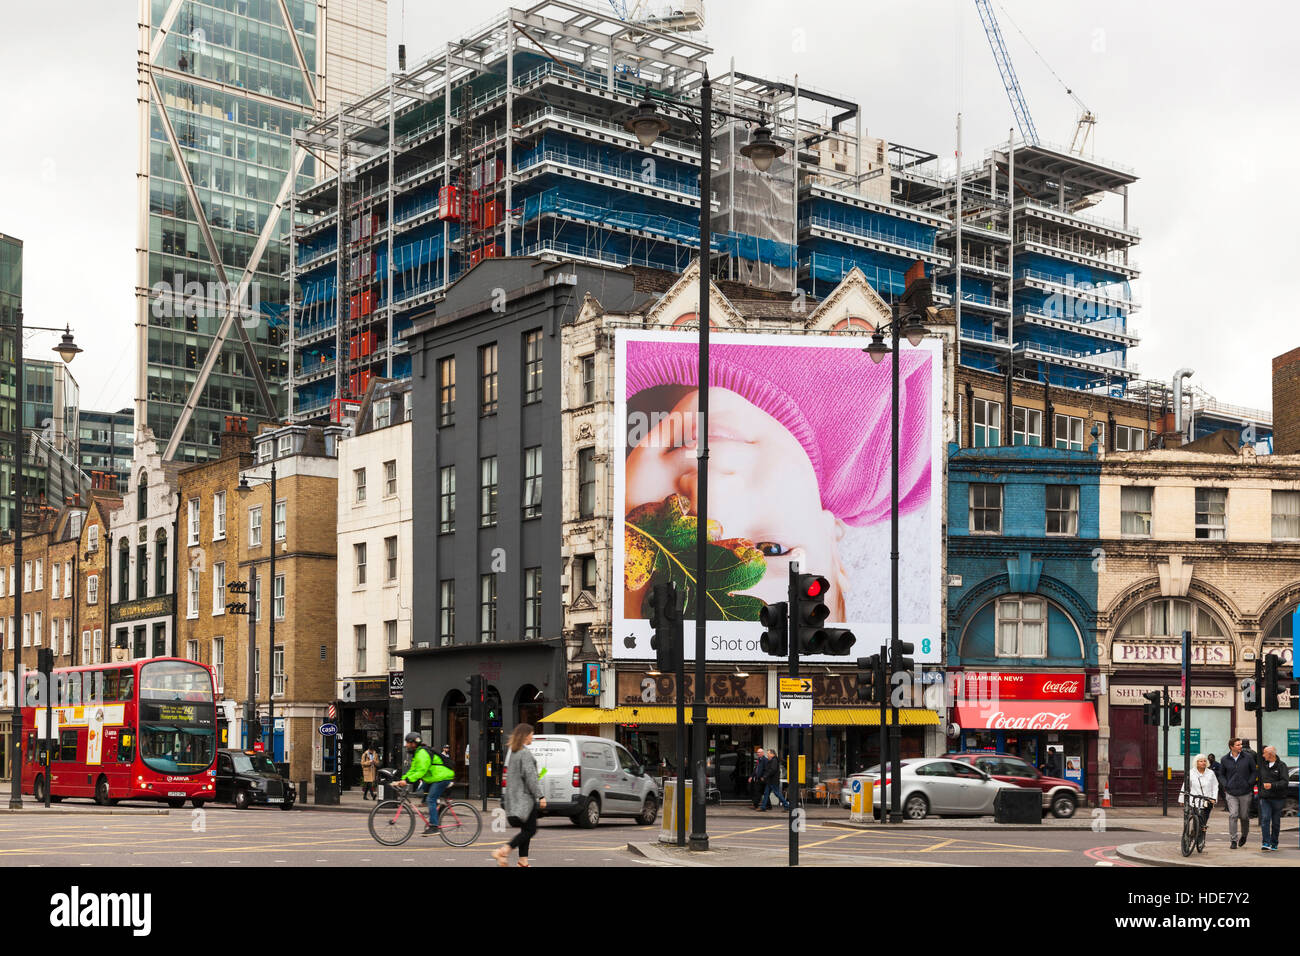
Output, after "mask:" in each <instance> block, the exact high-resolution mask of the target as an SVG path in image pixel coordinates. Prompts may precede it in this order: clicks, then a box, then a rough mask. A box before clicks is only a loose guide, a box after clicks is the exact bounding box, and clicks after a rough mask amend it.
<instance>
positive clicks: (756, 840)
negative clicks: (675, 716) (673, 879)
mask: <svg viewBox="0 0 1300 956" xmlns="http://www.w3.org/2000/svg"><path fill="white" fill-rule="evenodd" d="M829 822H830V821H825V820H809V821H808V824H807V829H806V831H805V832H804V833H803V834H802V836H801V848H802V861H803V862H804V863H807V864H823V865H873V864H885V865H911V866H916V865H923V866H935V865H946V866H1024V867H1071V866H1074V867H1077V866H1089V867H1091V866H1097V865H1115V866H1123V865H1127V864H1124V863H1123V862H1122V861H1119V860H1118V858H1117V857H1115V855H1114V853H1113V847H1114V846H1115V845H1116V844H1120V843H1127V842H1131V841H1133V840H1135V839H1143V838H1145V839H1152V838H1158V837H1152V836H1146V837H1144V836H1143V835H1141V834H1137V833H1132V832H1093V831H1090V830H1070V831H1043V832H1035V831H1021V830H1018V831H1010V832H1005V833H1001V832H996V831H984V830H976V831H959V830H947V831H934V830H923V831H906V830H904V829H903V828H902V827H900V828H897V829H892V828H886V829H882V830H866V831H863V830H846V829H843V828H841V827H834V826H830V825H829ZM489 826H490V818H485V822H484V832H483V834H482V835H481V836H480V838H479V841H478V842H477V843H476V844H475V845H473V846H470V847H467V848H464V849H457V848H454V847H448V846H446V845H445V844H444V843H443V842H442V841H441V840H439V839H437V838H436V837H433V838H426V837H421V836H419V835H417V836H414V837H413V838H412V839H411V840H410V841H409V842H408V843H407V844H406V845H404V846H401V847H396V848H390V847H383V846H380V845H379V844H377V843H376V842H375V841H374V840H373V839H372V838H371V836H370V833H369V830H368V829H367V826H366V817H365V815H364V814H357V813H342V812H328V811H314V810H313V811H305V810H304V811H291V812H287V813H285V812H281V811H279V810H272V809H260V808H258V809H251V810H244V811H239V810H235V809H233V808H225V807H216V808H213V807H209V808H206V809H204V810H202V811H194V810H190V809H188V808H187V809H185V810H174V811H172V812H171V813H170V814H168V815H165V816H164V815H148V816H127V815H91V814H50V815H39V814H31V815H26V814H5V815H0V866H6V867H16V866H84V867H107V866H250V865H251V866H271V865H283V866H303V867H316V866H323V867H337V866H494V865H495V864H494V863H493V862H492V860H491V859H489V857H488V854H489V852H490V851H491V850H492V849H493V848H494V847H497V846H500V845H501V844H502V843H504V842H505V841H506V840H508V839H509V838H510V836H511V832H512V831H506V832H500V833H496V832H492V831H491V829H490V828H489ZM657 833H658V827H657V826H654V827H644V826H641V825H639V824H637V823H635V822H632V821H626V822H624V821H618V820H607V821H603V822H602V823H601V824H600V826H599V827H597V828H596V829H594V830H582V829H578V828H577V827H575V826H573V825H572V824H571V823H569V822H568V821H567V820H555V819H544V820H543V821H542V822H541V827H540V829H539V832H538V834H537V836H536V837H535V839H534V842H533V853H532V862H534V863H536V864H537V865H539V866H552V867H562V866H581V867H613V866H621V867H645V866H657V865H662V864H661V863H658V862H656V861H654V860H648V859H645V858H642V857H640V856H638V855H636V854H634V853H630V852H628V850H627V845H628V844H629V843H635V844H649V843H650V842H651V841H653V840H654V839H655V837H656V835H657ZM709 833H710V839H711V845H712V847H713V848H715V849H717V850H719V851H720V853H719V854H718V855H717V856H716V857H715V858H714V859H715V860H716V862H718V863H721V864H723V865H726V864H728V863H734V864H736V865H751V864H758V865H762V864H765V863H771V864H772V865H780V864H781V863H783V862H784V856H783V854H784V852H785V847H786V844H787V830H786V826H785V823H784V821H783V820H782V819H779V818H778V819H773V818H771V817H756V816H751V815H747V814H730V815H724V814H715V815H714V816H711V817H710V819H709Z"/></svg>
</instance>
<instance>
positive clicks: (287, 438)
mask: <svg viewBox="0 0 1300 956" xmlns="http://www.w3.org/2000/svg"><path fill="white" fill-rule="evenodd" d="M292 452H293V436H292V435H281V436H280V437H279V438H278V439H276V443H275V457H276V458H283V457H284V456H285V455H288V454H291V453H292Z"/></svg>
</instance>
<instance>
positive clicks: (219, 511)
mask: <svg viewBox="0 0 1300 956" xmlns="http://www.w3.org/2000/svg"><path fill="white" fill-rule="evenodd" d="M225 537H226V493H225V492H224V491H218V492H217V493H216V494H215V495H213V496H212V540H213V541H221V540H223V539H224V538H225Z"/></svg>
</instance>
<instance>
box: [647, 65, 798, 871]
mask: <svg viewBox="0 0 1300 956" xmlns="http://www.w3.org/2000/svg"><path fill="white" fill-rule="evenodd" d="M654 95H655V94H654V93H653V92H652V91H651V90H650V89H649V88H647V89H646V90H645V95H644V97H643V98H642V100H641V105H640V106H639V107H637V111H636V113H634V114H633V115H632V116H631V117H630V118H629V119H628V120H627V122H626V123H624V124H623V128H624V129H626V130H627V131H628V132H629V133H632V134H633V135H634V136H636V138H637V141H638V142H640V144H641V145H642V147H644V148H646V149H649V148H650V147H651V146H653V145H654V143H655V140H657V139H658V138H659V134H660V133H662V132H663V131H664V130H666V129H667V128H668V125H669V124H668V122H667V121H666V120H665V119H664V118H663V116H661V115H660V114H659V111H658V110H657V109H656V107H655V104H654V100H653V96H654ZM659 96H660V98H661V99H663V100H664V101H665V102H667V103H669V105H670V106H671V107H672V108H674V109H676V110H678V111H679V112H681V113H684V114H686V115H687V117H688V119H689V120H691V121H693V122H694V124H695V127H696V130H697V131H698V133H699V137H700V306H699V309H698V316H699V320H700V333H699V335H700V338H699V351H700V370H699V382H698V388H699V396H700V397H699V406H700V407H699V412H698V420H697V423H696V435H697V436H698V437H697V441H696V445H697V450H696V483H697V496H696V508H695V521H696V529H695V568H696V572H695V573H696V577H697V581H696V585H695V592H696V593H695V694H694V701H693V702H692V704H691V730H692V744H691V749H692V750H693V751H694V756H695V790H694V793H693V794H692V800H691V803H692V812H691V843H690V845H691V849H692V850H707V849H708V848H709V835H708V832H707V831H706V829H705V813H706V811H705V806H706V800H705V798H706V797H707V796H708V772H709V770H708V741H709V737H708V720H709V707H708V703H707V700H706V699H705V696H704V688H705V687H706V686H707V683H706V681H707V678H706V675H705V671H704V664H705V646H706V643H707V639H706V628H707V625H706V623H705V604H706V598H707V596H708V593H709V587H708V535H707V528H708V526H709V519H708V515H709V429H708V418H709V272H710V261H709V256H710V252H711V249H712V245H713V231H712V228H711V223H710V222H709V217H710V214H711V208H712V205H713V199H712V195H711V192H712V169H713V155H712V153H713V117H714V116H715V115H716V116H721V117H722V118H724V119H738V120H747V119H748V117H744V116H740V115H737V114H735V113H728V112H727V111H725V110H715V109H714V108H713V84H712V83H711V82H710V81H709V72H708V70H705V71H704V76H703V79H702V81H701V83H700V105H699V108H698V109H697V108H696V107H694V106H692V105H690V104H688V103H684V102H682V101H680V100H670V99H668V98H667V97H664V96H663V95H662V94H659ZM740 152H741V154H742V155H744V156H746V157H748V158H749V159H750V161H752V162H753V164H754V168H755V169H758V170H759V171H760V172H762V171H766V170H767V169H769V168H771V165H772V161H773V160H774V159H776V158H777V157H778V156H782V155H784V154H785V147H784V146H781V145H780V144H778V143H774V142H772V133H771V131H770V130H769V129H768V128H767V126H766V125H765V124H760V125H759V127H758V128H757V129H755V130H754V133H753V135H752V136H751V137H750V141H749V143H748V144H747V145H745V146H743V147H742V148H741V150H740ZM682 654H683V657H684V656H685V648H683V649H682ZM684 692H685V688H684V687H679V688H678V689H677V693H678V699H679V700H680V699H681V695H682V694H683V693H684ZM683 729H684V728H679V733H680V732H681V731H682V730H683ZM684 756H685V755H684V754H678V758H679V759H678V774H677V788H678V789H677V792H678V793H684V792H685V791H686V770H685V763H686V762H685V760H684V759H683V758H684Z"/></svg>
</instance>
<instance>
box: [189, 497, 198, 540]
mask: <svg viewBox="0 0 1300 956" xmlns="http://www.w3.org/2000/svg"><path fill="white" fill-rule="evenodd" d="M189 514H190V539H189V540H190V544H191V545H196V544H198V543H199V499H198V498H191V499H190V501H189Z"/></svg>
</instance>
